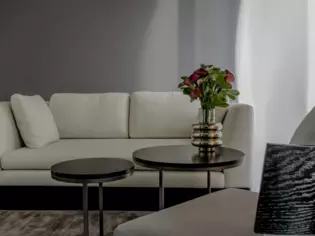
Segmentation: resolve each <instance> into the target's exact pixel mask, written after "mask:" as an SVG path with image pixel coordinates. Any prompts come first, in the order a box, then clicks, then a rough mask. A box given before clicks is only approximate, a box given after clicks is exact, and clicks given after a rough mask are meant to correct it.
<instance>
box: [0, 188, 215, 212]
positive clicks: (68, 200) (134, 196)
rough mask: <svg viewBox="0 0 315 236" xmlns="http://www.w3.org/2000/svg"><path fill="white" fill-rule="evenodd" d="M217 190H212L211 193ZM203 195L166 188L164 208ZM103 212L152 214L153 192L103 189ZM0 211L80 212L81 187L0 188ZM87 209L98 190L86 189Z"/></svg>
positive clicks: (155, 191) (155, 193) (94, 206)
mask: <svg viewBox="0 0 315 236" xmlns="http://www.w3.org/2000/svg"><path fill="white" fill-rule="evenodd" d="M218 190H221V189H212V191H213V192H215V191H218ZM204 194H207V189H193V188H166V189H165V206H166V207H170V206H173V205H176V204H179V203H182V202H185V201H188V200H191V199H194V198H196V197H200V196H202V195H204ZM103 196H104V209H105V210H118V211H155V210H157V209H158V189H157V188H109V187H107V188H104V194H103ZM0 209H1V210H81V209H82V188H81V187H57V186H54V187H52V186H1V187H0ZM89 209H91V210H96V209H98V188H97V187H89Z"/></svg>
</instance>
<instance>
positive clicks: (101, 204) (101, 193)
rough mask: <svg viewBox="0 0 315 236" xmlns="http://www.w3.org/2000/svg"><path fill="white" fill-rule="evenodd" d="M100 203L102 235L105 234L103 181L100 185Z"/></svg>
mask: <svg viewBox="0 0 315 236" xmlns="http://www.w3.org/2000/svg"><path fill="white" fill-rule="evenodd" d="M98 205H99V210H100V212H99V213H100V216H99V217H100V223H99V224H100V236H103V235H104V226H103V223H104V219H103V183H99V187H98Z"/></svg>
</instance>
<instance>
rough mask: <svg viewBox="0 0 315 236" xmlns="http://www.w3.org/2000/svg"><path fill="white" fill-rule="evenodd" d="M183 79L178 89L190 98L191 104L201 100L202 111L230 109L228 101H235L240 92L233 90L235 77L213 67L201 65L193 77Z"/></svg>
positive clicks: (227, 71) (228, 72) (226, 71)
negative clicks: (219, 108)
mask: <svg viewBox="0 0 315 236" xmlns="http://www.w3.org/2000/svg"><path fill="white" fill-rule="evenodd" d="M181 79H182V80H183V81H182V82H181V83H180V84H179V85H178V87H179V88H180V89H181V90H182V91H183V93H184V94H186V95H189V96H190V98H191V102H192V101H194V100H198V99H199V100H200V104H201V108H202V109H206V110H213V109H215V108H216V107H228V106H229V104H228V100H229V99H230V100H235V99H236V97H237V96H238V95H239V91H237V90H235V89H232V84H231V83H232V82H233V81H234V80H235V77H234V75H233V74H232V73H231V72H230V71H229V70H221V69H220V68H218V67H215V66H213V65H204V64H201V66H200V68H199V69H197V70H196V71H195V72H194V73H193V74H192V75H190V76H189V77H188V76H183V77H181Z"/></svg>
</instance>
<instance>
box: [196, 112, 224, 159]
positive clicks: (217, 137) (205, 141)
mask: <svg viewBox="0 0 315 236" xmlns="http://www.w3.org/2000/svg"><path fill="white" fill-rule="evenodd" d="M192 127H193V129H192V135H191V144H192V145H194V146H196V147H198V148H199V156H200V157H213V156H216V155H217V154H218V153H217V147H219V146H221V145H222V140H221V137H222V132H221V130H222V127H223V126H222V124H221V123H216V122H215V109H202V108H200V109H199V113H198V122H197V123H195V124H193V125H192Z"/></svg>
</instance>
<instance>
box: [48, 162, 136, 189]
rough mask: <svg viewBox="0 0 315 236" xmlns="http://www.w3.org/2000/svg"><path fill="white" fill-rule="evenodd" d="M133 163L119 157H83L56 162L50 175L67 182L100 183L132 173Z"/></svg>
mask: <svg viewBox="0 0 315 236" xmlns="http://www.w3.org/2000/svg"><path fill="white" fill-rule="evenodd" d="M133 170H134V164H133V163H132V162H131V161H128V160H125V159H120V158H85V159H76V160H70V161H64V162H60V163H57V164H55V165H53V166H52V167H51V177H52V178H53V179H55V180H58V181H61V182H69V183H101V182H109V181H114V180H119V179H123V178H126V177H127V176H129V175H132V173H133Z"/></svg>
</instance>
